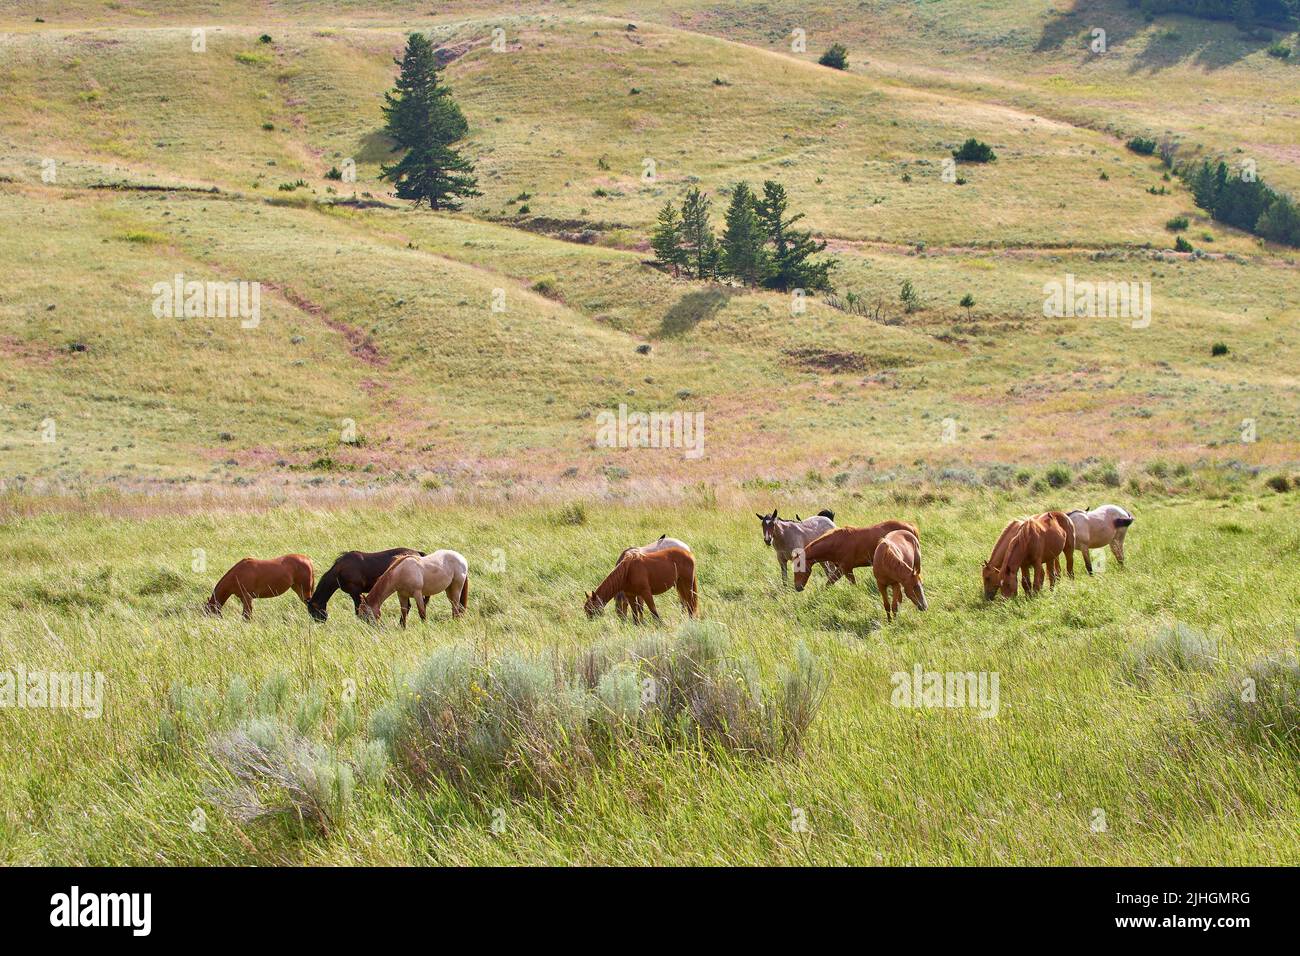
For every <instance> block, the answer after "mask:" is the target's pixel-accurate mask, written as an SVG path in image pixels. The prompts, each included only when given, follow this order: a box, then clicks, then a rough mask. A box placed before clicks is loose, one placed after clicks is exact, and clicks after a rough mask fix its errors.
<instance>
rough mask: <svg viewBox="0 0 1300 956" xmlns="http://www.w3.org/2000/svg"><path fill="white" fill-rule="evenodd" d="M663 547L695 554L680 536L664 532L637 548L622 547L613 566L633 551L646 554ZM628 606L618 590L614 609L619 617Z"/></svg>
mask: <svg viewBox="0 0 1300 956" xmlns="http://www.w3.org/2000/svg"><path fill="white" fill-rule="evenodd" d="M664 548H681V549H682V550H683V551H685V552H686V553H687V554H690V555H693V554H695V552H694V551H692V550H691V546H690V545H689V544H687V543H686V542H685V541H683V540H682V539H681V538H670V537H668V535H666V534H661V535H660V536H659V538H658V540H656V541H652V542H650V543H649V544H647V545H642V546H641V547H639V548H624V549H623V553H622V554H620V555H619V556H618V560H617V561H615V562H614V567H618V566H619V565H620V564H622V563H623V559H624V558H626V557H627V556H628V555H629V554H632V553H633V552H636V553H637V554H647V553H649V552H651V551H662V550H663V549H664ZM629 607H631V604H630V603H629V602H628V599H627V595H626V594H624V593H623V592H622V591H619V592H618V595H617V596H616V597H615V598H614V610H616V611H617V612H618V616H619V617H626V616H627V610H628V608H629Z"/></svg>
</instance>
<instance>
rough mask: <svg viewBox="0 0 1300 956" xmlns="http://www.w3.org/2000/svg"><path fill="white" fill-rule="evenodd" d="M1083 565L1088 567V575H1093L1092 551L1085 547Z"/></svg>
mask: <svg viewBox="0 0 1300 956" xmlns="http://www.w3.org/2000/svg"><path fill="white" fill-rule="evenodd" d="M1083 566H1084V567H1085V568H1086V569H1087V571H1088V576H1089V577H1091V576H1092V552H1091V551H1090V550H1089V549H1087V548H1084V549H1083Z"/></svg>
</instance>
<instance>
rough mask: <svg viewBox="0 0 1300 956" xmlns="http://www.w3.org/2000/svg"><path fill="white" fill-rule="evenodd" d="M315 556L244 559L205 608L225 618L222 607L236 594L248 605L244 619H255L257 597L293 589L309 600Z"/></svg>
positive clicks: (227, 574) (220, 582)
mask: <svg viewBox="0 0 1300 956" xmlns="http://www.w3.org/2000/svg"><path fill="white" fill-rule="evenodd" d="M315 577H316V572H315V571H314V570H312V566H311V558H309V557H307V555H305V554H284V555H281V556H280V557H278V558H267V559H265V560H263V559H261V558H244V560H242V561H239V562H236V564H235V566H234V567H233V568H231V569H230V570H229V571H227V572H226V573H225V574H223V575H222V576H221V580H220V581H218V582H217V586H216V587H215V588H213V589H212V596H211V597H210V598H208V603H207V604H205V605H204V608H205V609H206V610H207V611H208V612H209V613H211V614H215V615H216V616H217V617H221V608H222V605H224V604H225V603H226V602H227V601H228V600H230V596H231V595H232V594H233V595H235V596H236V597H238V598H239V600H240V603H242V604H243V605H244V620H245V621H251V620H252V619H253V598H273V597H279V596H280V595H281V594H283V593H284V592H285V591H287V590H289V589H290V588H293V592H294V593H295V594H297V595H298V597H300V598H302V599H303V601H304V602H305V601H307V600H308V599H309V598H310V597H311V586H312V581H313V579H314V578H315Z"/></svg>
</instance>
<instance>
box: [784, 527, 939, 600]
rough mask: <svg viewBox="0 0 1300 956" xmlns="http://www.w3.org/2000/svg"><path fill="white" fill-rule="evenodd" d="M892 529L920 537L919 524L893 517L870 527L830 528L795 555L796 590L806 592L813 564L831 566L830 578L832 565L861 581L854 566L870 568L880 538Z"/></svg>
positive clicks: (847, 575)
mask: <svg viewBox="0 0 1300 956" xmlns="http://www.w3.org/2000/svg"><path fill="white" fill-rule="evenodd" d="M891 531H910V532H912V534H913V536H915V537H918V538H919V537H920V532H918V531H917V530H916V526H915V525H911V524H908V523H907V522H906V521H893V520H891V521H882V522H880V524H873V525H871V526H870V527H866V528H836V529H834V530H833V531H827V532H826V533H825V534H824V535H822V536H821V537H820V538H817V539H816V540H814V541H813V542H812V543H811V544H808V545H807V546H805V547H804V549H803V550H802V551H801V552H800V553H799V554H796V555H795V559H796V560H795V566H794V589H795V590H796V591H802V590H803V589H804V585H806V584H807V583H808V576H809V575H810V574H812V567H813V565H814V564H822V563H825V564H826V565H827V576H828V577H829V576H830V568H831V567H834V568H835V570H836V571H837V572H838V574H842V575H844V576H845V577H846V578H848V579H849V583H850V584H857V583H858V582H857V581H856V580H855V579H854V577H853V569H854V568H865V567H870V566H871V562H872V559H873V558H874V557H875V555H876V547H877V546H878V545H879V544H880V539H881V538H883V537H884V536H885V535H887V534H889V532H891ZM838 574H837V577H838ZM832 583H834V582H833V581H832Z"/></svg>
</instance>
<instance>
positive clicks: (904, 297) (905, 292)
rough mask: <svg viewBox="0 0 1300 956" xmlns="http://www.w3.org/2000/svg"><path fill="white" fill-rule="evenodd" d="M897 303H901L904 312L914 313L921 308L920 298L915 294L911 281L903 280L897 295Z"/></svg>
mask: <svg viewBox="0 0 1300 956" xmlns="http://www.w3.org/2000/svg"><path fill="white" fill-rule="evenodd" d="M898 301H900V302H902V303H903V310H904V311H905V312H915V311H916V310H917V309H919V308H920V307H921V296H920V295H919V294H918V293H917V291H916V287H915V286H913V285H912V280H911V279H904V280H903V287H902V289H901V290H900V291H899V293H898Z"/></svg>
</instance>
